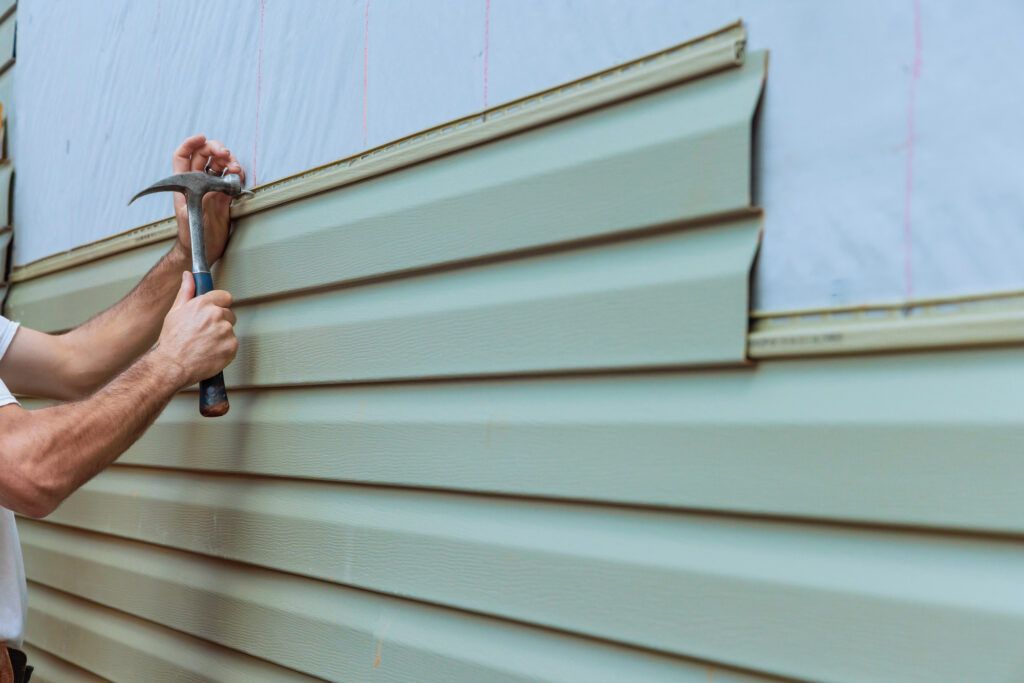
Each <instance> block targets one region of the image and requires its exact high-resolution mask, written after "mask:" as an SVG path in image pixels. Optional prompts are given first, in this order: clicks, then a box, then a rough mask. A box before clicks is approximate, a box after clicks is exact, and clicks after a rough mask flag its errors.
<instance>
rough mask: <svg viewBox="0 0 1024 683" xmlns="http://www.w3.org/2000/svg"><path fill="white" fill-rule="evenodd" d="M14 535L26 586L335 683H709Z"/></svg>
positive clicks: (504, 624) (76, 534)
mask: <svg viewBox="0 0 1024 683" xmlns="http://www.w3.org/2000/svg"><path fill="white" fill-rule="evenodd" d="M19 533H20V535H21V539H22V544H23V545H24V547H25V554H26V567H27V568H28V571H29V578H30V580H32V581H33V582H34V583H37V584H38V583H41V584H43V585H47V586H50V587H53V588H56V589H58V590H62V591H64V592H68V593H73V594H75V595H80V596H82V597H84V598H87V599H89V600H92V601H93V602H97V603H100V604H103V605H105V606H108V607H112V608H114V609H119V610H122V611H124V612H127V613H131V614H133V615H135V616H138V617H141V618H143V619H147V620H149V621H152V622H155V623H159V624H163V625H165V626H168V627H170V628H173V629H176V630H179V631H183V632H185V633H189V634H191V635H194V636H196V637H199V638H204V639H207V640H211V641H215V642H217V643H220V644H222V645H225V646H228V647H233V648H235V649H238V650H240V651H243V652H247V653H249V654H251V655H254V656H259V657H265V658H269V659H272V660H273V661H275V662H277V663H279V664H282V665H284V666H289V667H291V668H293V669H295V670H297V671H304V672H306V673H308V674H311V675H317V676H323V677H326V678H330V679H331V680H338V681H354V680H363V679H364V678H366V677H368V676H369V675H370V674H371V672H372V674H373V675H375V676H378V677H387V679H388V680H393V681H408V682H409V683H419V682H420V681H424V680H429V681H435V680H462V681H482V680H486V681H505V680H508V681H535V680H550V681H567V682H568V681H594V682H595V683H597V682H598V681H608V682H611V681H621V680H627V679H628V680H644V681H653V680H679V681H691V682H692V683H703V682H704V681H706V680H707V670H708V666H707V665H702V664H699V663H696V662H693V661H687V660H684V659H678V658H675V657H669V656H664V655H655V654H652V653H649V652H640V651H637V650H634V649H631V648H627V647H621V646H616V645H611V644H608V643H600V642H596V641H593V640H589V639H584V638H579V637H575V636H572V635H569V634H563V633H557V632H552V631H547V630H538V629H535V628H531V627H528V626H525V625H523V624H519V623H515V622H509V621H504V620H500V619H494V618H490V617H484V616H479V615H473V614H467V613H465V612H459V611H453V610H448V609H445V608H443V607H438V606H434V605H429V604H425V603H420V602H414V601H409V600H403V599H401V598H395V597H391V596H386V595H382V594H378V593H371V592H367V591H361V590H356V589H351V588H347V587H343V586H337V585H332V584H330V583H327V582H323V581H315V580H312V579H307V578H304V577H300V576H295V575H292V574H283V573H279V572H274V571H269V570H266V569H262V568H259V567H253V566H250V565H242V564H236V563H231V562H224V561H216V560H210V559H209V558H207V557H203V556H198V555H194V554H190V553H186V552H183V551H178V550H172V549H169V548H162V547H158V546H154V545H149V544H142V543H137V542H134V541H128V540H124V539H120V538H116V537H112V536H105V535H101V534H92V533H87V532H81V531H78V530H74V529H71V528H68V527H62V526H59V525H54V524H48V523H45V522H37V521H34V520H22V521H21V522H20V523H19ZM30 600H31V596H30ZM282 633H290V634H299V633H301V634H303V637H302V638H295V639H291V638H282V637H281V634H282ZM378 648H379V650H378ZM524 653H529V656H523V655H524ZM715 679H716V680H719V679H720V680H723V681H737V683H738V682H739V681H753V680H761V679H760V678H757V679H755V677H753V676H746V675H743V674H738V673H736V672H730V671H728V670H727V669H721V668H718V670H717V671H716V672H715Z"/></svg>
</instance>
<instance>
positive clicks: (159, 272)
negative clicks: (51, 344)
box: [63, 242, 191, 393]
mask: <svg viewBox="0 0 1024 683" xmlns="http://www.w3.org/2000/svg"><path fill="white" fill-rule="evenodd" d="M190 266H191V261H190V257H189V255H188V253H187V252H186V251H185V249H184V247H183V246H182V245H181V243H180V242H176V243H175V245H174V247H173V248H172V249H171V250H170V251H168V252H167V254H165V255H164V256H163V258H161V259H160V261H159V262H158V263H157V264H156V265H155V266H153V268H152V269H150V271H149V272H148V273H147V274H146V276H145V277H144V278H143V279H142V281H141V282H139V284H138V285H136V287H135V288H134V289H133V290H132V291H131V292H129V293H128V295H127V296H125V297H124V298H123V299H121V301H119V302H118V303H116V304H114V305H113V306H111V307H110V308H108V309H107V310H105V311H103V312H102V313H99V314H98V315H96V316H95V317H93V318H92V319H90V320H89V321H88V322H86V323H83V324H82V325H79V326H78V327H76V328H75V329H73V330H71V331H70V332H68V333H66V334H65V335H63V341H64V343H65V344H67V346H68V347H69V357H70V358H74V359H76V361H77V362H78V363H79V367H78V368H76V370H77V373H78V374H79V378H78V380H79V385H80V386H81V388H82V389H83V393H89V392H91V391H92V390H95V389H96V388H97V387H99V386H100V385H102V384H103V383H104V382H106V381H108V380H109V379H110V378H111V377H112V376H114V374H115V373H117V372H118V371H120V370H122V369H123V368H125V367H127V366H128V365H129V364H130V363H131V362H132V361H134V360H135V359H136V358H138V357H139V356H140V355H141V354H143V353H145V352H146V350H148V349H149V348H150V347H152V346H153V343H154V342H155V341H156V338H157V336H158V335H159V333H160V325H161V323H162V322H163V318H164V316H165V315H166V314H167V311H168V309H169V308H170V307H171V302H172V301H173V300H174V294H175V292H176V291H177V290H178V287H179V286H180V285H181V274H182V272H183V271H185V270H190Z"/></svg>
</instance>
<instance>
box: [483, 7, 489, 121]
mask: <svg viewBox="0 0 1024 683" xmlns="http://www.w3.org/2000/svg"><path fill="white" fill-rule="evenodd" d="M486 1H487V4H486V5H485V6H484V109H487V61H488V57H489V56H490V52H491V0H486Z"/></svg>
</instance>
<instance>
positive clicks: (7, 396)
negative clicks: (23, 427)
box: [0, 315, 19, 406]
mask: <svg viewBox="0 0 1024 683" xmlns="http://www.w3.org/2000/svg"><path fill="white" fill-rule="evenodd" d="M18 326H19V325H18V323H15V322H11V321H10V320H8V319H7V318H5V317H3V316H2V315H0V358H3V357H4V354H5V353H7V347H8V346H10V345H11V341H12V340H13V339H14V333H15V332H17V331H18ZM17 402H18V400H17V399H16V398H14V396H13V395H12V394H11V392H10V391H8V390H7V385H6V384H4V383H3V379H2V378H0V406H5V405H8V404H10V403H17Z"/></svg>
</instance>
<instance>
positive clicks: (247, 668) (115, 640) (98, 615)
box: [26, 583, 323, 683]
mask: <svg viewBox="0 0 1024 683" xmlns="http://www.w3.org/2000/svg"><path fill="white" fill-rule="evenodd" d="M29 591H30V592H31V594H32V600H31V602H30V604H29V615H28V622H27V623H28V630H27V633H26V640H27V641H28V642H29V644H30V645H32V646H33V647H35V648H37V649H39V650H44V651H46V652H49V653H51V654H52V655H54V656H55V657H59V658H60V659H64V660H66V661H69V662H74V663H75V664H76V665H77V666H79V667H81V668H83V669H86V670H87V671H89V672H91V673H93V674H96V675H98V676H102V677H103V678H109V679H110V680H114V681H136V680H147V681H197V682H198V681H210V680H216V681H226V682H227V681H238V682H239V683H248V682H249V681H268V682H270V681H320V680H323V679H321V678H311V677H309V676H306V675H304V674H300V673H299V672H297V671H292V670H289V669H285V668H283V667H280V666H276V665H274V664H271V663H269V662H266V661H263V660H259V659H256V658H254V657H249V656H247V655H243V654H241V653H238V652H235V651H233V650H230V649H228V648H225V647H221V646H220V645H215V644H213V643H210V642H208V641H204V640H200V639H198V638H193V637H192V636H187V635H185V634H183V633H179V632H177V631H173V630H171V629H168V628H165V627H163V626H160V625H158V624H153V623H151V622H148V621H144V620H142V619H138V618H136V617H132V616H130V615H128V614H125V613H123V612H118V611H116V610H112V609H110V608H107V607H103V606H101V605H97V604H95V603H92V602H89V601H87V600H83V599H81V598H79V597H76V596H73V595H70V594H68V593H63V592H60V591H55V590H53V589H52V588H47V587H46V586H42V585H39V584H35V583H30V584H29Z"/></svg>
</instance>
